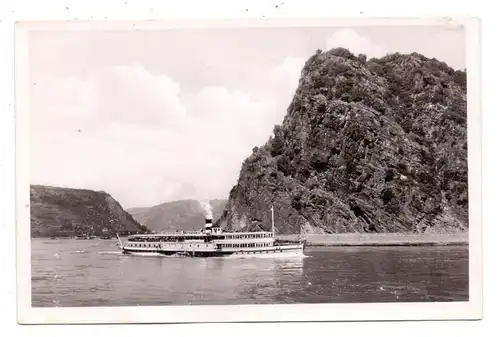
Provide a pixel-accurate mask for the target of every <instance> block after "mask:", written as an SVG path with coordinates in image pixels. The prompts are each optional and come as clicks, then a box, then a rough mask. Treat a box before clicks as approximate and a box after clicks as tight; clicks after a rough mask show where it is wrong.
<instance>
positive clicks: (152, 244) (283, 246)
mask: <svg viewBox="0 0 500 337" xmlns="http://www.w3.org/2000/svg"><path fill="white" fill-rule="evenodd" d="M271 212H272V231H271V232H265V231H262V232H224V231H223V230H222V228H220V227H219V226H217V225H213V224H212V218H211V216H207V218H206V219H205V226H204V228H203V229H202V230H201V231H199V232H189V233H184V232H181V233H162V234H138V235H132V236H129V237H128V240H127V243H126V244H123V243H122V242H121V240H120V237H119V236H118V235H117V237H118V245H119V246H120V248H121V250H122V252H123V253H124V254H129V255H141V256H185V257H237V258H240V257H296V256H304V242H303V241H297V242H287V243H283V242H278V241H276V239H275V235H274V211H273V208H271Z"/></svg>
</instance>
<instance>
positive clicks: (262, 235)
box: [224, 233, 272, 239]
mask: <svg viewBox="0 0 500 337" xmlns="http://www.w3.org/2000/svg"><path fill="white" fill-rule="evenodd" d="M224 237H225V238H226V239H259V238H270V237H272V233H258V234H245V235H224Z"/></svg>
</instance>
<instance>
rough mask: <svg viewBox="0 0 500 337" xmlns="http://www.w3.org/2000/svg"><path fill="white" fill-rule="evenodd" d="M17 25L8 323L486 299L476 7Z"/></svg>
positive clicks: (396, 314)
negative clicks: (13, 266)
mask: <svg viewBox="0 0 500 337" xmlns="http://www.w3.org/2000/svg"><path fill="white" fill-rule="evenodd" d="M15 35H16V37H15V40H16V47H15V55H16V56H15V57H16V59H15V62H16V68H15V69H16V74H15V80H16V193H17V207H16V209H17V211H16V214H17V227H16V228H17V247H18V250H17V258H18V260H17V265H18V322H19V323H21V324H61V323H70V324H71V323H189V322H250V321H251V322H277V321H352V320H356V321H360V320H370V321H375V320H441V319H447V320H448V319H480V318H481V317H482V256H481V233H482V232H481V199H480V195H481V175H480V172H481V148H480V136H481V130H480V121H481V111H480V86H479V83H480V63H479V21H478V20H476V19H449V20H444V19H416V18H415V19H356V20H351V19H349V20H348V19H328V20H327V19H324V20H320V19H314V20H302V19H297V20H291V19H276V20H274V19H273V20H271V19H269V20H256V19H255V20H198V21H195V20H184V21H183V20H177V21H116V22H112V21H110V22H100V21H85V22H84V21H82V22H63V21H60V22H56V21H54V22H49V21H47V22H43V21H40V22H18V23H17V24H16V28H15Z"/></svg>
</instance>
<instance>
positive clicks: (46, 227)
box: [30, 185, 147, 237]
mask: <svg viewBox="0 0 500 337" xmlns="http://www.w3.org/2000/svg"><path fill="white" fill-rule="evenodd" d="M30 199H31V236H32V237H51V236H56V237H69V236H76V235H113V234H115V233H122V234H127V233H145V232H147V228H146V227H144V226H142V225H140V224H139V223H138V222H137V221H136V220H134V218H133V217H132V216H131V215H130V214H128V213H127V212H125V211H124V210H123V209H122V207H121V206H120V204H119V203H118V202H117V201H116V200H115V199H113V198H112V197H111V196H110V195H109V194H107V193H105V192H96V191H91V190H80V189H71V188H61V187H50V186H41V185H32V186H31V187H30Z"/></svg>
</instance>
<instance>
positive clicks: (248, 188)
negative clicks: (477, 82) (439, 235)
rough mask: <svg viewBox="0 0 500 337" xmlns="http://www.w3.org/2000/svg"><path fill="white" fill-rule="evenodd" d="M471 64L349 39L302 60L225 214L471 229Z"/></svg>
mask: <svg viewBox="0 0 500 337" xmlns="http://www.w3.org/2000/svg"><path fill="white" fill-rule="evenodd" d="M466 126H467V114H466V83H465V72H462V71H455V70H453V69H451V68H450V67H448V66H447V65H446V64H444V63H442V62H439V61H437V60H435V59H432V60H431V59H428V58H426V57H424V56H422V55H420V54H415V53H414V54H410V55H401V54H393V55H388V56H386V57H384V58H381V59H371V60H369V61H367V60H366V57H365V56H364V55H359V56H357V57H356V56H354V55H353V54H351V53H350V52H349V51H347V50H346V49H343V48H338V49H333V50H330V51H327V52H321V51H318V52H317V53H316V54H315V55H313V56H312V57H311V58H310V59H309V60H308V61H307V62H306V64H305V66H304V68H303V70H302V75H301V79H300V82H299V86H298V89H297V90H296V93H295V96H294V98H293V100H292V102H291V104H290V106H289V108H288V111H287V115H286V116H285V118H284V121H283V124H282V125H281V126H276V127H275V129H274V135H273V137H271V138H270V140H269V141H268V142H267V143H266V144H265V145H263V146H262V147H260V148H258V147H255V148H254V149H253V153H252V154H251V155H250V157H248V158H247V159H246V160H245V161H244V163H243V165H242V168H241V172H240V177H239V179H238V183H237V185H236V186H234V187H233V189H232V190H231V192H230V196H229V202H228V205H227V207H226V209H225V211H224V213H223V215H222V218H221V220H220V221H219V224H220V225H221V226H223V227H226V228H227V229H228V230H262V229H264V230H269V229H270V224H271V219H270V216H271V213H270V211H269V209H270V207H271V205H274V209H275V224H276V232H277V233H283V234H285V233H346V232H425V231H439V232H449V231H465V230H467V228H468V189H467V136H466V135H467V132H466V131H467V130H466Z"/></svg>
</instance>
